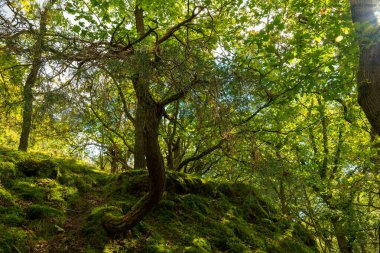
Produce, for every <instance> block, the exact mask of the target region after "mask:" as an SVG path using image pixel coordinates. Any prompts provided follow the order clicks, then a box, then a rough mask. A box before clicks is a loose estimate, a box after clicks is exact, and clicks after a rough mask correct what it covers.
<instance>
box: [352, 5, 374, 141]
mask: <svg viewBox="0 0 380 253" xmlns="http://www.w3.org/2000/svg"><path fill="white" fill-rule="evenodd" d="M350 2H351V13H352V20H353V22H354V23H355V24H357V31H358V34H359V35H358V40H359V46H360V59H359V69H358V73H357V81H358V102H359V104H360V106H361V107H362V109H363V111H364V113H365V114H366V116H367V118H368V120H369V122H370V123H371V125H372V127H373V129H374V130H375V131H376V133H377V134H380V43H379V42H376V41H375V39H376V38H377V35H376V31H377V30H378V29H379V28H378V25H377V20H376V17H375V9H376V5H377V4H378V1H377V0H350Z"/></svg>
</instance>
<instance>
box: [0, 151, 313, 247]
mask: <svg viewBox="0 0 380 253" xmlns="http://www.w3.org/2000/svg"><path fill="white" fill-rule="evenodd" d="M147 188H148V183H147V175H146V172H145V171H141V170H136V171H130V172H127V173H123V174H120V175H116V176H115V175H109V174H107V173H104V172H101V171H97V170H96V169H95V168H93V167H91V166H88V165H85V164H82V163H79V162H75V161H73V160H64V159H57V158H56V159H52V158H50V157H48V156H44V155H40V154H32V155H31V154H26V153H22V152H16V151H11V150H5V149H1V150H0V253H2V252H4V253H8V252H189V253H190V252H239V253H240V252H284V253H285V252H317V249H316V246H315V242H314V240H313V239H312V238H311V237H310V236H309V235H308V233H307V232H306V230H305V229H304V228H302V226H300V225H299V224H297V223H290V222H288V221H285V220H284V219H282V218H281V217H280V216H279V215H278V213H277V212H276V210H275V209H274V208H273V207H271V206H270V205H268V204H267V203H266V202H265V201H263V200H261V199H260V198H259V197H258V195H257V194H256V193H255V191H254V189H252V188H251V187H249V186H247V185H244V184H227V183H225V184H220V183H216V182H214V181H207V180H205V179H200V178H197V177H193V176H189V175H185V174H175V173H169V174H168V176H167V191H166V193H165V195H164V197H163V199H162V201H161V202H160V204H159V205H158V206H157V207H156V208H155V209H154V210H153V211H152V212H151V213H150V214H149V215H148V216H147V217H146V218H145V219H144V220H143V221H142V222H141V223H140V224H139V225H137V226H136V227H135V228H133V229H132V230H131V231H128V232H126V233H125V234H123V235H114V236H112V237H110V236H109V235H107V233H106V232H105V231H104V229H103V226H102V220H103V219H104V217H107V216H110V215H111V216H118V215H122V214H123V213H126V212H127V211H128V210H129V209H130V208H131V207H132V206H133V204H134V203H135V202H136V201H137V200H138V199H139V197H141V196H142V195H143V194H144V192H145V191H146V190H147Z"/></svg>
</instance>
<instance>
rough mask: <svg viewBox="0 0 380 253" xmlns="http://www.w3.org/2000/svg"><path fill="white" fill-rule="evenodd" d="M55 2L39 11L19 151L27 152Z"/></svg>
mask: <svg viewBox="0 0 380 253" xmlns="http://www.w3.org/2000/svg"><path fill="white" fill-rule="evenodd" d="M55 2H56V0H51V1H48V2H46V3H45V6H44V7H43V9H42V10H41V14H40V22H39V29H38V31H37V33H36V41H35V43H34V45H33V47H32V50H31V51H32V63H31V68H30V71H29V74H28V77H27V78H26V81H25V84H24V86H23V100H24V104H23V108H22V110H23V112H22V129H21V136H20V143H19V146H18V149H19V150H22V151H27V149H28V145H29V135H30V130H31V126H32V114H33V99H34V98H33V88H34V86H35V84H36V80H37V77H38V72H39V71H40V69H41V66H42V63H43V59H42V54H43V50H44V49H43V48H44V40H45V35H46V26H47V24H46V22H47V19H48V14H49V10H50V8H51V7H52V5H53V4H54V3H55Z"/></svg>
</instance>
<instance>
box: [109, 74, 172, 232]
mask: <svg viewBox="0 0 380 253" xmlns="http://www.w3.org/2000/svg"><path fill="white" fill-rule="evenodd" d="M133 83H134V88H135V91H136V95H137V99H138V102H139V103H140V104H141V105H142V110H141V111H140V112H141V113H142V115H136V119H137V118H138V117H141V118H142V119H143V121H144V126H143V133H144V135H143V138H144V155H145V157H146V166H147V168H148V172H149V180H150V189H149V192H148V193H147V194H146V195H145V196H144V197H143V198H142V199H141V200H140V201H139V202H138V203H137V204H135V206H134V207H132V209H131V210H130V211H129V212H128V213H127V214H126V215H124V217H123V218H122V219H117V220H108V221H106V222H105V224H104V227H105V228H106V229H107V230H108V231H109V232H121V231H125V230H128V229H131V228H132V227H133V226H135V225H136V224H137V223H138V222H139V221H141V219H142V218H144V217H145V215H146V214H147V213H148V212H149V211H150V210H151V209H152V208H153V207H154V206H155V205H156V204H157V203H158V202H159V201H160V199H161V197H162V194H163V192H164V188H165V167H164V159H163V156H162V153H161V149H160V145H159V141H158V130H159V125H160V121H161V117H162V113H163V108H162V106H161V105H160V104H158V103H156V102H155V101H154V100H153V98H152V96H151V94H150V93H149V90H148V88H147V85H144V84H143V83H142V82H141V80H140V79H139V78H137V79H136V80H134V82H133ZM136 113H137V112H136Z"/></svg>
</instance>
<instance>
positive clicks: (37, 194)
mask: <svg viewBox="0 0 380 253" xmlns="http://www.w3.org/2000/svg"><path fill="white" fill-rule="evenodd" d="M12 190H14V191H15V192H16V194H17V195H18V196H20V197H21V198H23V199H24V200H29V201H34V202H38V203H41V202H43V201H44V199H45V198H46V197H47V190H46V189H44V188H43V187H41V186H38V185H37V184H36V183H34V181H33V180H23V181H21V180H19V181H16V183H15V184H14V185H13V186H12Z"/></svg>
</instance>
